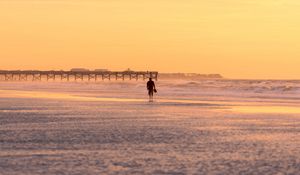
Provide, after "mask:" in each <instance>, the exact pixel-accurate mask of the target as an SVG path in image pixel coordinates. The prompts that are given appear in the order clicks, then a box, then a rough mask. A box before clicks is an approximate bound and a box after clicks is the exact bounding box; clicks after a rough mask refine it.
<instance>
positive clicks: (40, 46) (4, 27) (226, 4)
mask: <svg viewBox="0 0 300 175" xmlns="http://www.w3.org/2000/svg"><path fill="white" fill-rule="evenodd" d="M0 26H1V27H0V61H1V64H0V69H10V70H16V69H26V70H27V69H38V70H61V69H64V70H68V69H71V68H74V67H76V68H77V67H82V68H89V69H100V68H106V69H110V70H125V69H127V68H131V69H133V70H155V71H159V72H186V73H220V74H222V75H223V76H224V77H227V78H249V79H299V78H300V1H299V0H151V1H148V0H147V1H146V0H0Z"/></svg>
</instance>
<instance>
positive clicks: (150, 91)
mask: <svg viewBox="0 0 300 175" xmlns="http://www.w3.org/2000/svg"><path fill="white" fill-rule="evenodd" d="M147 89H148V95H149V101H150V102H153V93H154V92H156V88H155V83H154V81H152V78H149V81H148V82H147Z"/></svg>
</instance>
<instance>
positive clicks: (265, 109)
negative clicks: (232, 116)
mask: <svg viewBox="0 0 300 175" xmlns="http://www.w3.org/2000/svg"><path fill="white" fill-rule="evenodd" d="M231 110H232V111H234V112H242V113H263V114H265V113H273V114H300V106H295V107H292V106H234V107H232V109H231Z"/></svg>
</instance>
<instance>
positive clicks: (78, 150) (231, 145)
mask: <svg viewBox="0 0 300 175" xmlns="http://www.w3.org/2000/svg"><path fill="white" fill-rule="evenodd" d="M238 82H239V85H235V86H231V88H230V89H234V88H238V87H239V88H240V90H239V91H236V90H233V91H232V92H231V91H230V90H226V89H224V86H223V85H224V84H225V85H226V84H227V85H229V84H231V85H233V84H237V82H232V81H230V80H227V81H199V82H197V81H193V82H177V84H176V85H174V84H173V86H172V88H170V86H169V85H170V82H165V81H160V82H158V85H159V93H158V95H157V97H156V99H155V102H154V103H149V102H148V101H147V96H146V94H145V85H144V82H103V83H98V84H94V83H28V82H27V83H1V85H0V97H1V98H0V174H1V175H13V174H28V175H29V174H30V175H35V174H43V175H45V174H228V175H229V174H298V173H299V172H300V158H299V157H300V146H299V145H300V129H299V128H300V106H299V105H298V104H299V95H297V93H298V89H297V88H299V87H297V85H298V82H290V83H291V84H292V86H293V88H294V89H292V90H290V91H282V93H278V91H277V90H276V91H275V92H276V93H274V91H273V90H271V88H269V89H267V90H266V89H265V88H262V90H264V92H263V93H259V92H258V88H259V87H260V86H262V85H261V84H265V82H260V83H257V82H256V83H255V82H252V83H250V84H251V85H250V84H249V82H247V83H248V87H250V86H255V88H254V90H253V87H251V88H252V89H251V90H247V89H246V88H243V87H246V86H247V85H244V84H247V83H246V82H241V81H238ZM253 83H254V84H255V85H253ZM280 83H282V82H271V83H270V84H269V85H268V86H269V87H273V89H274V88H275V87H277V86H279V85H278V84H280ZM284 83H285V84H286V83H287V82H284ZM267 84H268V83H267ZM209 86H210V87H209ZM212 86H213V87H214V88H212ZM221 86H223V88H217V87H221ZM263 86H265V85H263ZM186 89H188V90H186ZM207 89H210V90H207ZM221 89H222V90H223V91H221ZM224 91H226V93H224ZM220 94H223V95H220ZM224 94H225V95H224Z"/></svg>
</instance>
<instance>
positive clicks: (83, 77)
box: [0, 70, 158, 81]
mask: <svg viewBox="0 0 300 175" xmlns="http://www.w3.org/2000/svg"><path fill="white" fill-rule="evenodd" d="M148 78H152V79H154V80H158V72H152V71H151V72H149V71H145V72H142V71H141V72H136V71H123V72H116V71H1V70H0V81H42V80H45V81H55V80H60V81H78V80H79V81H98V80H105V79H107V80H125V79H128V80H140V79H141V80H146V79H148Z"/></svg>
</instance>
